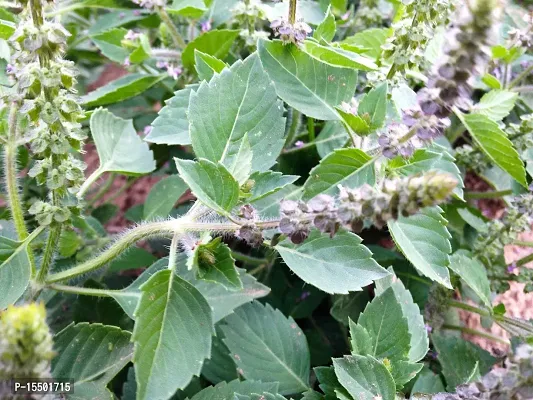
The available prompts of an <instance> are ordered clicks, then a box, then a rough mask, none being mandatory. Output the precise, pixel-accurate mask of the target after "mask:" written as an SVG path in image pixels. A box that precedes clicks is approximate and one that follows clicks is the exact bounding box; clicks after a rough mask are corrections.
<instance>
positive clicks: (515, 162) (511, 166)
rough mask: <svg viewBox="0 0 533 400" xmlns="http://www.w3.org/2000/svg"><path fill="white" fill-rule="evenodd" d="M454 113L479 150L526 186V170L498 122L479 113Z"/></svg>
mask: <svg viewBox="0 0 533 400" xmlns="http://www.w3.org/2000/svg"><path fill="white" fill-rule="evenodd" d="M456 114H457V116H458V117H459V119H460V120H461V122H462V123H463V125H464V126H465V127H466V129H468V132H470V134H471V135H472V137H473V138H474V140H475V142H476V143H477V145H478V146H479V147H481V150H483V152H484V153H485V154H486V155H487V156H488V157H489V158H490V159H491V160H492V161H493V162H494V163H495V164H496V165H498V166H499V167H500V168H501V169H503V170H504V171H506V172H507V173H508V174H509V175H511V176H512V177H513V178H514V179H515V180H516V181H517V182H518V183H520V184H521V185H522V186H524V187H527V182H526V170H525V169H524V165H523V163H522V161H521V160H520V156H519V155H518V152H517V151H516V150H515V148H514V147H513V143H512V142H511V141H510V140H509V139H508V138H507V136H506V134H505V132H504V131H502V130H501V128H500V127H499V126H498V124H497V123H496V122H494V121H492V120H490V119H489V118H488V117H486V116H485V115H481V114H467V115H465V114H461V113H459V112H457V113H456Z"/></svg>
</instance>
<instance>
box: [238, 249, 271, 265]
mask: <svg viewBox="0 0 533 400" xmlns="http://www.w3.org/2000/svg"><path fill="white" fill-rule="evenodd" d="M231 255H232V256H233V258H234V259H235V260H237V261H242V262H243V263H245V264H251V265H263V264H266V263H268V260H267V259H266V258H257V257H252V256H249V255H247V254H242V253H239V252H238V251H235V250H232V251H231Z"/></svg>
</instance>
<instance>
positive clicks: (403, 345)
mask: <svg viewBox="0 0 533 400" xmlns="http://www.w3.org/2000/svg"><path fill="white" fill-rule="evenodd" d="M407 322H408V321H407V319H406V318H405V317H404V315H403V310H402V306H401V305H400V303H399V301H398V299H397V298H396V295H395V293H394V291H393V289H392V288H389V289H387V290H385V292H383V293H382V294H381V295H380V296H378V297H375V298H374V299H373V300H372V302H370V303H369V304H367V306H366V308H365V311H363V313H362V314H361V315H360V316H359V320H358V321H357V324H358V325H361V326H362V327H363V328H365V329H366V331H367V332H368V334H369V336H370V339H371V341H372V353H370V355H372V356H374V357H376V358H378V359H384V358H388V359H389V360H391V361H400V360H408V357H409V349H410V345H411V334H410V333H409V327H408V325H407ZM362 355H366V354H362Z"/></svg>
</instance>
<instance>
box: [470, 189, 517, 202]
mask: <svg viewBox="0 0 533 400" xmlns="http://www.w3.org/2000/svg"><path fill="white" fill-rule="evenodd" d="M510 194H513V191H512V190H510V189H509V190H498V191H490V192H465V199H466V200H477V199H499V198H500V197H504V196H508V195H510Z"/></svg>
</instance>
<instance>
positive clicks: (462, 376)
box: [431, 334, 497, 390]
mask: <svg viewBox="0 0 533 400" xmlns="http://www.w3.org/2000/svg"><path fill="white" fill-rule="evenodd" d="M431 341H432V342H433V345H434V346H435V350H436V351H437V354H438V360H439V362H440V365H441V367H442V374H443V375H444V378H445V379H446V383H447V385H448V386H447V388H448V390H455V388H456V387H457V386H459V385H462V384H464V383H469V382H471V381H474V380H477V379H479V378H480V374H483V375H484V374H486V373H487V372H488V369H489V368H490V367H491V366H492V365H493V364H494V363H495V362H496V361H497V359H496V358H494V357H492V356H491V355H490V354H489V353H488V352H487V351H485V350H483V349H481V348H480V347H477V346H476V345H474V344H472V343H470V342H467V341H466V340H464V339H462V338H460V337H454V336H444V335H441V334H433V335H431Z"/></svg>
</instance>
